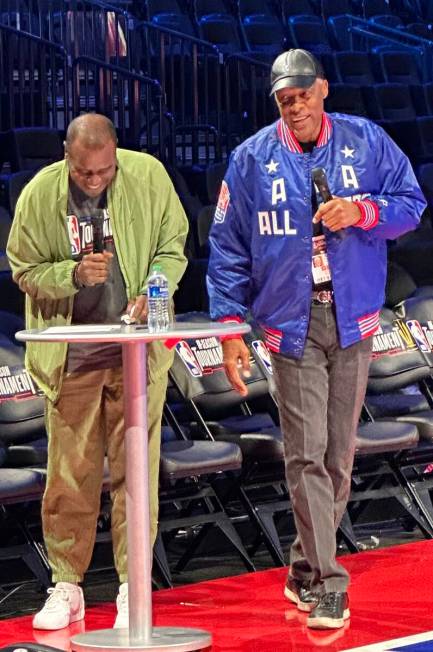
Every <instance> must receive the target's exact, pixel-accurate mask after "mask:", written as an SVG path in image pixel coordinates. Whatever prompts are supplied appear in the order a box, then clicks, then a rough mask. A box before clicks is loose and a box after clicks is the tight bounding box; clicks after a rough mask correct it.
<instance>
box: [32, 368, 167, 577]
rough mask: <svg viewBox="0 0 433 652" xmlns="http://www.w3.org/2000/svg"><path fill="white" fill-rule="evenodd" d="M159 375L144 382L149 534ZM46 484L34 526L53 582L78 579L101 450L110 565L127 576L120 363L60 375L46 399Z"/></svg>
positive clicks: (88, 546)
mask: <svg viewBox="0 0 433 652" xmlns="http://www.w3.org/2000/svg"><path fill="white" fill-rule="evenodd" d="M166 387H167V375H166V374H164V376H163V377H162V378H161V379H158V380H157V381H156V382H152V383H150V384H149V385H148V388H147V401H148V403H147V407H148V410H147V412H148V417H147V418H148V432H149V504H150V523H151V528H150V534H151V544H152V545H153V543H154V541H155V538H156V532H157V523H158V473H159V456H160V445H161V416H162V408H163V405H164V400H165V393H166ZM46 423H47V432H48V469H47V484H46V488H45V493H44V497H43V501H42V525H43V532H44V540H45V545H46V548H47V553H48V559H49V562H50V566H51V568H52V572H53V582H81V581H82V580H83V576H84V573H85V572H86V570H87V568H88V566H89V564H90V560H91V557H92V552H93V547H94V544H95V537H96V522H97V518H98V516H99V510H100V499H101V487H102V480H103V472H104V456H105V455H106V456H107V459H108V465H109V470H110V482H111V489H110V494H111V501H112V508H111V531H112V539H113V552H114V564H115V567H116V570H117V573H118V575H119V580H120V582H126V581H127V556H126V554H127V551H126V547H127V542H126V509H125V454H124V420H123V383H122V368H121V367H118V368H114V369H100V370H97V371H90V372H86V373H71V374H66V375H65V376H64V379H63V384H62V389H61V393H60V397H59V399H58V401H57V402H56V403H52V402H51V401H48V400H47V401H46Z"/></svg>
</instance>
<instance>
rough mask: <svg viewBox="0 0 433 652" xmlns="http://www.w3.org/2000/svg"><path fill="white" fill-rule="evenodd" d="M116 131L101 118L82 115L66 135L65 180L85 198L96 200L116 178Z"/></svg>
mask: <svg viewBox="0 0 433 652" xmlns="http://www.w3.org/2000/svg"><path fill="white" fill-rule="evenodd" d="M116 146H117V138H116V130H115V129H114V125H113V123H112V122H111V120H109V119H108V118H106V117H105V116H104V115H99V114H98V113H86V114H84V115H80V116H79V117H78V118H75V119H74V120H72V122H71V123H70V125H69V127H68V131H67V133H66V141H65V158H66V160H67V162H68V166H69V177H70V179H72V181H74V183H75V184H76V185H77V186H78V187H79V188H80V189H81V190H82V191H83V192H84V193H85V194H86V195H87V196H89V197H98V196H99V195H100V194H101V193H102V192H103V191H104V190H105V189H106V188H107V187H108V186H109V185H110V183H111V182H112V181H113V179H114V177H115V175H116V164H117V161H116Z"/></svg>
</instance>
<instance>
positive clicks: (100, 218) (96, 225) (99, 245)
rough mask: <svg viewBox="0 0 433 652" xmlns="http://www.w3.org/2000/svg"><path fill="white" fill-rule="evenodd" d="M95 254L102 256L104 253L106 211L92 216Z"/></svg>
mask: <svg viewBox="0 0 433 652" xmlns="http://www.w3.org/2000/svg"><path fill="white" fill-rule="evenodd" d="M91 221H92V229H93V253H94V254H102V252H103V251H104V211H101V212H100V213H98V214H96V215H92V217H91Z"/></svg>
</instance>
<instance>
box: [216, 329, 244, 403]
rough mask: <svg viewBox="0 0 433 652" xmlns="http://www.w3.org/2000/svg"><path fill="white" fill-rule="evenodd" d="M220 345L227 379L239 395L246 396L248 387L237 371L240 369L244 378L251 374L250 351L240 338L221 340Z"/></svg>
mask: <svg viewBox="0 0 433 652" xmlns="http://www.w3.org/2000/svg"><path fill="white" fill-rule="evenodd" d="M222 347H223V362H224V369H225V372H226V374H227V378H228V379H229V381H230V384H231V386H232V387H233V389H235V390H236V391H237V392H239V394H240V395H241V396H246V395H247V394H248V389H247V386H246V385H245V383H244V381H243V380H242V378H241V374H240V373H239V371H240V370H242V374H243V375H244V376H245V377H246V378H248V377H249V376H250V375H251V371H250V352H249V350H248V347H247V345H246V344H245V342H244V341H243V339H241V338H236V339H232V340H225V341H224V342H222Z"/></svg>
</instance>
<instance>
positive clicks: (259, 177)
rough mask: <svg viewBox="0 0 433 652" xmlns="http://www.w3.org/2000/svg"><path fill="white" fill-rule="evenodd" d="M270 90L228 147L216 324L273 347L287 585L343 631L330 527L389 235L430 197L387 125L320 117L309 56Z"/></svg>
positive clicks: (215, 283) (341, 590) (342, 597)
mask: <svg viewBox="0 0 433 652" xmlns="http://www.w3.org/2000/svg"><path fill="white" fill-rule="evenodd" d="M271 94H272V95H273V96H274V98H275V100H276V103H277V106H278V109H279V112H280V119H279V120H278V121H277V122H275V123H274V124H272V125H270V126H268V127H265V128H264V129H262V130H260V131H259V132H258V133H257V134H256V135H255V136H253V137H251V138H249V139H248V140H246V141H245V142H244V143H243V144H242V145H240V146H239V147H238V148H237V149H236V150H235V151H234V152H233V154H232V156H231V159H230V164H229V168H228V171H227V174H226V177H225V179H224V181H223V184H222V188H221V192H220V196H219V200H218V206H217V208H216V212H215V218H214V224H213V227H212V230H211V236H210V244H211V256H210V263H209V271H208V291H209V297H210V306H211V314H212V317H213V318H214V319H218V320H223V321H230V320H237V321H242V320H244V319H245V318H246V315H247V313H248V311H251V313H252V315H253V317H254V318H255V320H256V321H257V322H258V323H259V324H260V326H261V328H262V329H263V333H264V337H265V339H266V343H267V345H268V348H269V349H270V351H271V353H272V363H273V368H274V375H275V380H276V388H277V398H278V405H279V412H280V418H281V427H282V431H283V434H284V445H285V459H286V476H287V482H288V486H289V490H290V496H291V502H292V508H293V513H294V518H295V524H296V531H297V537H296V540H295V541H294V543H293V545H292V548H291V554H290V562H291V565H290V572H289V577H288V579H287V584H286V586H285V590H284V593H285V595H286V597H287V598H288V599H289V600H291V601H292V602H294V603H295V604H297V606H298V608H299V609H301V610H303V611H307V612H309V616H308V620H307V624H308V626H309V627H314V628H338V627H342V626H343V624H344V621H345V620H346V619H348V618H349V615H350V612H349V600H348V595H347V586H348V583H349V576H348V573H347V571H346V570H345V568H343V566H342V565H341V564H339V563H338V562H337V560H336V541H335V532H336V529H337V527H338V524H339V522H340V520H341V518H342V515H343V513H344V510H345V508H346V504H347V500H348V497H349V492H350V480H351V470H352V464H353V457H354V450H355V434H356V427H357V423H358V419H359V415H360V411H361V407H362V402H363V398H364V394H365V389H366V384H367V376H368V366H369V359H370V353H371V335H373V333H374V332H375V331H376V329H377V328H378V326H379V310H380V308H381V306H382V304H383V301H384V287H385V279H386V264H387V261H386V240H387V239H392V238H397V237H398V236H400V235H402V234H403V233H405V232H407V231H409V230H411V229H414V228H415V227H416V226H417V224H418V222H419V219H420V215H421V213H422V211H423V209H424V208H425V201H424V198H423V195H422V193H421V191H420V189H419V186H418V184H417V181H416V179H415V176H414V173H413V170H412V168H411V166H410V163H409V161H408V159H407V158H406V156H405V155H404V154H403V153H402V152H401V150H400V149H399V148H398V147H397V145H396V144H395V143H394V142H393V141H392V140H391V139H390V138H389V136H388V135H387V134H386V133H385V132H384V131H383V130H382V129H381V128H380V127H378V126H377V125H376V124H374V123H372V122H370V121H368V120H366V119H364V118H359V117H355V116H349V115H342V114H332V115H328V114H326V113H325V112H324V100H325V98H326V97H327V95H328V83H327V81H326V79H325V78H324V73H323V69H322V67H321V65H320V63H319V62H318V61H317V60H316V59H315V57H314V56H312V55H311V54H310V53H309V52H307V51H305V50H299V49H297V50H290V51H288V52H285V53H283V54H281V55H280V56H279V57H277V59H276V60H275V61H274V63H273V66H272V71H271ZM326 181H327V182H328V188H326ZM328 190H329V192H328ZM223 350H224V364H225V369H226V373H227V375H228V378H229V380H230V381H231V383H232V385H233V387H234V388H235V389H236V390H237V391H238V392H240V393H241V394H242V395H246V394H247V389H246V386H245V384H244V382H243V380H242V377H241V373H240V371H242V372H244V373H248V369H249V353H248V349H247V347H246V346H245V344H244V342H243V340H242V339H240V338H233V339H226V340H225V341H224V342H223Z"/></svg>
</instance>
